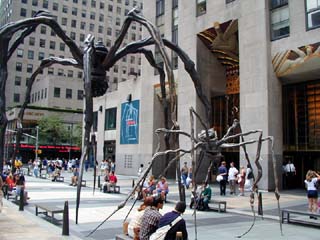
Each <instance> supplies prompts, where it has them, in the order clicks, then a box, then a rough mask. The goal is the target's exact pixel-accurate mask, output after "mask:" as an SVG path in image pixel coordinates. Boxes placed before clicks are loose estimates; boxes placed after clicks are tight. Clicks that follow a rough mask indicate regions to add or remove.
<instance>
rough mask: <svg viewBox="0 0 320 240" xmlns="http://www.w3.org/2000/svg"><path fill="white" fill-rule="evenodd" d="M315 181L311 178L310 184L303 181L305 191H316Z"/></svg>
mask: <svg viewBox="0 0 320 240" xmlns="http://www.w3.org/2000/svg"><path fill="white" fill-rule="evenodd" d="M317 181H318V178H312V179H311V181H310V182H309V181H307V180H304V183H305V184H306V186H307V190H317V189H316V187H315V184H316V182H317Z"/></svg>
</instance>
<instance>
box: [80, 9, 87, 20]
mask: <svg viewBox="0 0 320 240" xmlns="http://www.w3.org/2000/svg"><path fill="white" fill-rule="evenodd" d="M81 17H83V18H86V17H87V11H86V10H82V12H81Z"/></svg>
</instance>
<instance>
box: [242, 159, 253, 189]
mask: <svg viewBox="0 0 320 240" xmlns="http://www.w3.org/2000/svg"><path fill="white" fill-rule="evenodd" d="M253 177H254V176H253V171H252V168H251V165H250V164H248V165H247V170H246V180H245V183H244V188H245V189H246V190H247V191H250V192H251V191H252V183H253Z"/></svg>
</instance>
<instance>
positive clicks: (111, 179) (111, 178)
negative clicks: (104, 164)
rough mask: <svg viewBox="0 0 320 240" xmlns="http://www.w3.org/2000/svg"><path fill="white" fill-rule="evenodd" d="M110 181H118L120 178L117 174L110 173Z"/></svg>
mask: <svg viewBox="0 0 320 240" xmlns="http://www.w3.org/2000/svg"><path fill="white" fill-rule="evenodd" d="M109 181H110V182H111V183H117V181H118V179H117V177H116V175H110V176H109Z"/></svg>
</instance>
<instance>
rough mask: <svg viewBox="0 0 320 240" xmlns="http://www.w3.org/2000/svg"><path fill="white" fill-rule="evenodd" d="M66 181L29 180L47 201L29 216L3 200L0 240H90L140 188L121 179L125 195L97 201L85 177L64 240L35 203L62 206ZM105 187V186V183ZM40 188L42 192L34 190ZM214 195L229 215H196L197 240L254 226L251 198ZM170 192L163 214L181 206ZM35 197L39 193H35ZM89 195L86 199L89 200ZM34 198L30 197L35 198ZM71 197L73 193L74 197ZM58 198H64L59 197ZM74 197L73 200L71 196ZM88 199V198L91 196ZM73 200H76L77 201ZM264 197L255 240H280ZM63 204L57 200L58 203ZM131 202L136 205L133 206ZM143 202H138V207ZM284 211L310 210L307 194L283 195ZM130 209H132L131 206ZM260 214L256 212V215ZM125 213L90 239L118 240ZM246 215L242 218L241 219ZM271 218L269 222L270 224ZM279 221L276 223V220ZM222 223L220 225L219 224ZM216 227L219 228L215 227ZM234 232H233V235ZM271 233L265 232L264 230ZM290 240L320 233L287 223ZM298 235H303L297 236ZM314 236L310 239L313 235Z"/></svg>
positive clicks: (269, 199)
mask: <svg viewBox="0 0 320 240" xmlns="http://www.w3.org/2000/svg"><path fill="white" fill-rule="evenodd" d="M62 175H63V176H64V178H65V183H53V182H51V180H45V179H36V178H34V177H29V176H27V177H26V178H27V189H28V183H29V190H30V191H31V192H32V191H36V192H33V194H34V196H38V195H37V194H38V193H40V192H44V194H45V197H46V198H43V197H44V196H43V195H41V197H42V198H41V199H40V198H39V199H36V198H34V197H31V199H30V203H29V205H28V206H27V207H25V211H23V212H20V211H18V206H17V205H15V204H13V203H11V202H9V201H7V200H4V207H3V211H2V213H0V229H1V230H0V239H1V240H2V239H3V240H7V239H24V240H29V239H37V238H38V239H39V240H42V239H45V240H47V239H48V240H51V239H52V240H53V239H90V238H85V237H84V234H87V233H88V232H89V231H90V230H92V229H93V228H94V227H95V226H97V223H99V222H101V219H104V218H105V216H106V215H107V214H108V212H105V211H106V210H107V211H111V210H112V209H114V208H115V207H116V205H117V204H119V203H120V201H121V199H122V200H123V199H124V198H125V197H126V195H127V194H128V193H129V192H130V191H131V189H132V183H133V180H134V182H135V183H136V182H137V177H136V176H121V175H120V176H118V185H120V187H121V194H104V193H100V192H99V190H97V191H98V193H97V194H95V196H94V197H92V193H90V196H91V197H90V196H89V195H88V194H87V193H88V192H92V186H93V172H92V171H89V172H85V173H84V179H85V180H86V181H87V186H88V187H86V188H83V193H84V194H85V197H84V196H83V195H82V204H81V206H80V214H81V218H80V224H79V225H75V224H74V219H73V218H74V203H72V202H71V201H70V205H69V209H70V210H69V215H70V234H71V235H72V236H62V228H61V226H55V225H53V224H51V223H49V222H47V221H45V220H43V219H42V218H40V217H37V216H35V215H34V208H33V206H32V205H33V203H34V202H37V201H45V202H50V201H52V202H53V204H54V203H57V201H60V202H59V205H61V204H62V203H63V201H64V199H59V197H58V194H61V196H62V198H66V195H68V194H69V192H71V191H72V192H73V194H74V191H75V188H74V187H71V186H69V184H68V183H70V179H71V175H72V173H66V172H65V173H63V174H62ZM101 183H102V181H101ZM37 184H38V186H39V185H40V186H42V187H43V188H41V189H39V187H36V185H37ZM45 186H53V188H52V189H49V190H48V189H45V188H44V187H45ZM211 187H212V190H213V197H212V198H213V199H215V200H224V201H227V213H222V214H221V213H216V212H198V213H197V219H198V221H199V222H198V228H199V229H198V239H212V236H213V235H212V234H214V236H216V239H220V238H226V239H229V238H230V234H231V235H232V236H233V237H234V236H235V235H236V233H243V232H244V231H246V230H247V228H248V226H250V221H251V219H252V212H251V207H250V203H249V193H246V194H247V195H246V196H245V197H238V196H230V195H229V194H228V191H227V196H223V197H221V196H220V195H218V193H219V187H218V185H216V184H213V185H211ZM169 188H170V192H169V195H168V201H169V203H167V204H165V207H164V209H163V210H162V212H167V211H170V210H171V209H172V208H173V207H174V203H175V202H176V201H178V199H179V194H178V187H177V184H176V182H175V181H174V180H169ZM60 191H63V194H62V192H60ZM36 193H37V194H36ZM86 194H87V195H86ZM31 195H32V194H31ZM70 195H71V194H70ZM190 195H191V189H189V190H186V196H187V204H188V203H189V202H190ZM59 196H60V195H59ZM72 196H74V195H72ZM88 196H89V197H90V198H89V197H88ZM73 198H74V197H73ZM262 198H263V210H264V219H265V220H264V221H260V220H261V218H260V217H258V221H257V223H256V226H255V227H254V228H253V230H252V232H251V233H250V234H251V238H249V239H257V236H259V235H261V233H262V232H263V231H268V233H267V234H266V235H265V236H264V237H262V238H260V239H274V238H272V236H273V235H275V236H278V237H280V233H279V224H278V220H279V218H278V216H277V214H278V212H277V202H276V199H275V196H274V193H273V192H264V193H262ZM58 199H59V200H58ZM131 203H132V201H131ZM139 204H140V203H139V202H137V205H139ZM280 206H281V208H289V207H291V206H294V207H295V209H298V208H301V209H300V210H306V209H307V198H306V194H305V191H303V190H292V191H283V192H281V198H280ZM128 208H129V206H128ZM255 209H257V199H255ZM256 212H257V211H256ZM126 213H127V212H126V210H124V212H123V213H119V215H118V216H116V217H115V219H114V220H112V221H108V222H107V223H106V224H105V225H104V226H103V227H104V229H100V230H98V231H97V233H96V234H95V235H94V236H92V239H114V236H115V233H116V232H118V233H119V231H120V232H121V228H122V227H121V226H122V220H123V219H124V216H125V215H126ZM192 214H193V211H192V210H190V209H189V208H188V209H187V210H186V213H185V214H184V218H185V219H186V222H187V227H188V229H189V230H188V231H189V233H190V236H189V239H194V230H193V229H194V225H193V224H194V223H193V216H192ZM241 216H243V217H241ZM268 219H269V220H268ZM275 220H277V221H275ZM219 224H220V225H219ZM212 226H216V227H212ZM230 228H231V230H230ZM266 228H267V229H266ZM285 230H286V231H285V232H286V239H287V237H290V238H291V239H301V238H299V236H300V237H301V236H302V233H304V232H307V233H308V234H309V239H317V238H314V236H315V234H317V231H318V230H317V229H313V228H305V227H300V226H296V225H291V224H285ZM296 231H300V235H299V234H297V233H296ZM310 234H311V235H310Z"/></svg>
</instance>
